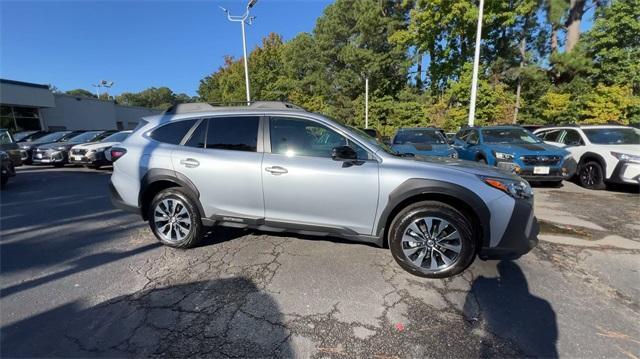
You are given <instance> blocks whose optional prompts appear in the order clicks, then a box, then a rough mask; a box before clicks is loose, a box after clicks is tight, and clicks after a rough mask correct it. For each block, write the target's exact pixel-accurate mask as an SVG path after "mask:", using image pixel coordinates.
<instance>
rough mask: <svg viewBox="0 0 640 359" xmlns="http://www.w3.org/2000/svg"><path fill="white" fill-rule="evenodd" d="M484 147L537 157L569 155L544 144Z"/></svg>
mask: <svg viewBox="0 0 640 359" xmlns="http://www.w3.org/2000/svg"><path fill="white" fill-rule="evenodd" d="M486 145H488V146H489V147H490V148H491V149H492V150H493V151H496V152H505V153H510V154H516V153H517V154H518V155H539V154H542V153H544V154H546V155H558V156H565V155H567V154H568V153H569V152H568V151H566V150H563V149H562V148H560V147H556V146H553V145H549V144H546V143H522V144H520V143H518V144H509V143H487V144H486Z"/></svg>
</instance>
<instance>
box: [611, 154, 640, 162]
mask: <svg viewBox="0 0 640 359" xmlns="http://www.w3.org/2000/svg"><path fill="white" fill-rule="evenodd" d="M611 155H612V156H613V157H615V158H617V159H619V160H620V161H625V162H633V163H640V156H636V155H629V154H626V153H620V152H611Z"/></svg>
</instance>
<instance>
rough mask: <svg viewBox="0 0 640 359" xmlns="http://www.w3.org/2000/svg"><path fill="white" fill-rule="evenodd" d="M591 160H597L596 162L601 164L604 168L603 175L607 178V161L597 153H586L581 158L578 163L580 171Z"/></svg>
mask: <svg viewBox="0 0 640 359" xmlns="http://www.w3.org/2000/svg"><path fill="white" fill-rule="evenodd" d="M589 158H595V160H596V161H598V162H599V163H600V166H602V170H603V171H604V173H603V175H604V176H605V177H606V174H607V161H605V160H604V157H602V156H601V155H599V154H597V153H595V152H585V153H583V154H582V156H580V161H579V162H578V169H579V168H580V167H581V166H582V165H583V164H584V163H585V162H587V160H588V159H589Z"/></svg>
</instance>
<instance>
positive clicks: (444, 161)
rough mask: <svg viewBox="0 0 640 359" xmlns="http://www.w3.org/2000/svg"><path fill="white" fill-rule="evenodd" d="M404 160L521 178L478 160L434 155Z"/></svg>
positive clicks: (498, 176) (515, 178)
mask: <svg viewBox="0 0 640 359" xmlns="http://www.w3.org/2000/svg"><path fill="white" fill-rule="evenodd" d="M402 158H403V159H406V160H412V161H418V162H427V163H430V164H435V165H439V166H445V167H448V168H451V169H454V170H458V171H462V172H466V173H470V174H473V175H479V176H487V177H497V178H506V179H511V180H522V179H521V178H520V177H518V176H516V175H514V174H513V173H511V172H507V171H504V170H501V169H499V168H497V167H493V166H489V165H485V164H483V163H479V162H473V161H466V160H459V159H456V158H449V157H434V156H422V155H416V156H414V157H402Z"/></svg>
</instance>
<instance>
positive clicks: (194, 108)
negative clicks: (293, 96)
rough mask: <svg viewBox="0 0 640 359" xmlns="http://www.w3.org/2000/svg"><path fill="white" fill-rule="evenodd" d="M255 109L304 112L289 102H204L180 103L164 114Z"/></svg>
mask: <svg viewBox="0 0 640 359" xmlns="http://www.w3.org/2000/svg"><path fill="white" fill-rule="evenodd" d="M256 109H265V110H297V111H304V109H303V108H302V107H300V106H297V105H294V104H292V103H289V102H281V101H256V102H252V103H251V104H250V105H249V106H213V105H212V104H209V103H206V102H195V103H181V104H177V105H173V106H171V107H169V108H168V109H167V110H166V111H165V112H164V113H165V114H171V115H178V114H183V113H198V112H216V111H237V110H256Z"/></svg>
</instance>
